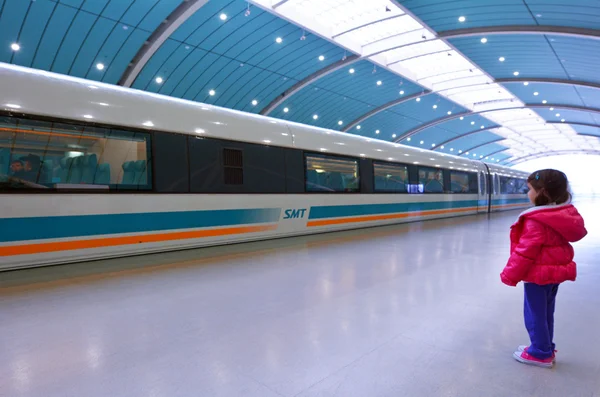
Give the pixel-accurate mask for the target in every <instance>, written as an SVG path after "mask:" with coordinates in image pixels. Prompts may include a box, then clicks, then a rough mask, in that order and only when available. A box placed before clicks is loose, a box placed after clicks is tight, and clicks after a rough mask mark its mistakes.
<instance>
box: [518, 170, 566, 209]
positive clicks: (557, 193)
mask: <svg viewBox="0 0 600 397" xmlns="http://www.w3.org/2000/svg"><path fill="white" fill-rule="evenodd" d="M527 182H529V184H530V185H531V187H533V189H534V190H535V191H536V192H537V193H538V195H537V197H536V198H535V203H534V204H535V205H548V204H551V203H556V204H564V203H566V202H568V201H569V200H570V199H571V193H569V181H568V180H567V176H566V175H565V174H564V173H563V172H561V171H557V170H551V169H548V170H540V171H536V172H534V173H533V174H531V175H529V178H527Z"/></svg>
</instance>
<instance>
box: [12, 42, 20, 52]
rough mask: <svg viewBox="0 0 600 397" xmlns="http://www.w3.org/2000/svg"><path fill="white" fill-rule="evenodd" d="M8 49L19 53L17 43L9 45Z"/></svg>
mask: <svg viewBox="0 0 600 397" xmlns="http://www.w3.org/2000/svg"><path fill="white" fill-rule="evenodd" d="M10 49H11V50H13V51H19V50H20V49H21V46H20V45H19V44H18V43H12V44H11V45H10Z"/></svg>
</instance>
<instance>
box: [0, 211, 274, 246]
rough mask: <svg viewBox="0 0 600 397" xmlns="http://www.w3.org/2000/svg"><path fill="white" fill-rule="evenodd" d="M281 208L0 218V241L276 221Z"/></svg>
mask: <svg viewBox="0 0 600 397" xmlns="http://www.w3.org/2000/svg"><path fill="white" fill-rule="evenodd" d="M280 215H281V208H253V209H232V210H208V211H181V212H145V213H137V214H103V215H73V216H48V217H32V218H1V219H0V242H10V241H26V240H44V239H56V238H67V237H84V236H95V235H103V234H122V233H143V232H154V231H163V230H178V229H194V228H208V227H226V226H238V225H251V224H257V223H269V222H278V221H279V217H280Z"/></svg>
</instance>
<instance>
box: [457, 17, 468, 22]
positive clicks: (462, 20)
mask: <svg viewBox="0 0 600 397" xmlns="http://www.w3.org/2000/svg"><path fill="white" fill-rule="evenodd" d="M466 20H467V18H465V17H464V16H462V15H461V16H460V17H458V22H464V21H466Z"/></svg>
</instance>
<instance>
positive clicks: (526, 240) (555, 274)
mask: <svg viewBox="0 0 600 397" xmlns="http://www.w3.org/2000/svg"><path fill="white" fill-rule="evenodd" d="M586 234H587V230H586V229H585V226H584V223H583V218H582V217H581V215H579V212H577V209H576V208H575V207H574V206H573V205H571V204H562V205H546V206H540V207H533V208H530V209H528V210H527V211H525V212H523V213H522V214H521V215H520V216H519V219H518V220H517V222H516V223H515V224H514V225H512V226H511V230H510V258H509V259H508V263H507V264H506V267H505V268H504V270H503V271H502V273H501V274H500V278H501V279H502V282H503V283H504V284H506V285H510V286H515V285H517V283H519V282H520V281H525V282H530V283H535V284H540V285H544V284H559V283H562V282H564V281H567V280H570V281H575V278H576V277H577V268H576V265H575V262H573V256H574V252H573V247H572V246H571V244H569V242H575V241H579V240H581V239H582V238H584V237H585V235H586Z"/></svg>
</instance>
